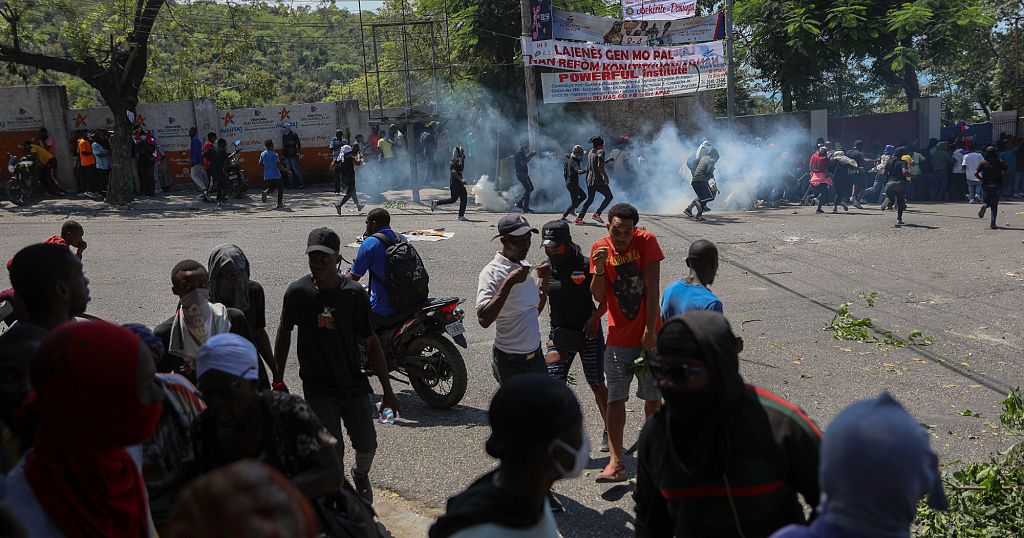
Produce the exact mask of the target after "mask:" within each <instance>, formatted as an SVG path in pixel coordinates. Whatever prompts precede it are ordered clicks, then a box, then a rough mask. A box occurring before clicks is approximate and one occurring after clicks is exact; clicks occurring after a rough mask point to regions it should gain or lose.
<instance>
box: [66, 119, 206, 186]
mask: <svg viewBox="0 0 1024 538" xmlns="http://www.w3.org/2000/svg"><path fill="white" fill-rule="evenodd" d="M135 124H136V125H137V126H139V128H141V129H144V130H147V131H153V135H154V136H156V140H157V143H158V144H160V148H161V149H162V150H163V152H164V156H165V158H166V159H167V166H168V170H169V171H170V173H171V178H172V180H173V181H174V183H189V182H191V180H190V179H189V171H188V168H189V167H188V149H189V136H188V130H189V128H191V127H195V128H196V129H197V130H198V131H199V136H205V135H206V133H207V132H210V131H216V125H217V109H216V107H215V106H214V104H213V101H209V100H204V101H173V102H170V103H144V104H141V105H139V107H138V109H137V110H136V114H135ZM113 126H114V116H113V114H111V112H110V109H109V108H106V107H100V108H83V109H75V110H68V111H67V128H68V130H69V132H72V131H74V130H77V129H88V130H95V129H111V128H113Z"/></svg>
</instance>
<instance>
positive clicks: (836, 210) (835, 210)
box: [832, 207, 839, 215]
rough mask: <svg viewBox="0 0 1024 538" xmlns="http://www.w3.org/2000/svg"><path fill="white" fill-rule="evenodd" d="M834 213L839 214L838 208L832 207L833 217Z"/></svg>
mask: <svg viewBox="0 0 1024 538" xmlns="http://www.w3.org/2000/svg"><path fill="white" fill-rule="evenodd" d="M836 213H839V208H838V207H833V208H832V214H833V215H835V214H836Z"/></svg>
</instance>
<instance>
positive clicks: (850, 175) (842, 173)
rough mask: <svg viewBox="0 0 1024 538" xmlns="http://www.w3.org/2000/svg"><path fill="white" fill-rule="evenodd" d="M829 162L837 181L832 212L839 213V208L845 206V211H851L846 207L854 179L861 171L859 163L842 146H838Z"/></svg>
mask: <svg viewBox="0 0 1024 538" xmlns="http://www.w3.org/2000/svg"><path fill="white" fill-rule="evenodd" d="M829 160H830V161H831V162H830V163H829V171H831V172H832V177H833V178H834V181H835V186H834V189H835V195H833V196H832V212H833V213H838V212H839V206H843V211H849V210H850V207H849V206H847V205H846V201H847V200H848V199H849V198H850V194H851V193H852V192H853V185H854V178H855V177H856V174H857V172H858V171H859V166H858V165H857V161H855V160H853V159H851V158H850V157H847V156H846V154H845V153H844V152H843V147H842V146H841V145H837V146H836V150H835V151H834V152H832V157H831V159H829Z"/></svg>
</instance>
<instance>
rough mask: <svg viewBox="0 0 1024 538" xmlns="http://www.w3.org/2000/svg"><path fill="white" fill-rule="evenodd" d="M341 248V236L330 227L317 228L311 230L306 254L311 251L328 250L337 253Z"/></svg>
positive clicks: (330, 252)
mask: <svg viewBox="0 0 1024 538" xmlns="http://www.w3.org/2000/svg"><path fill="white" fill-rule="evenodd" d="M340 249H341V238H340V237H338V234H336V233H334V230H332V229H330V228H317V229H315V230H313V231H312V232H309V240H307V241H306V254H309V253H310V252H326V253H327V254H332V255H334V254H337V253H338V251H339V250H340Z"/></svg>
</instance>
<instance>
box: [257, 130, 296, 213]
mask: <svg viewBox="0 0 1024 538" xmlns="http://www.w3.org/2000/svg"><path fill="white" fill-rule="evenodd" d="M263 145H264V146H265V147H266V148H267V149H266V150H264V151H263V153H260V164H261V165H263V181H265V182H266V184H267V190H265V191H263V203H267V195H268V194H270V193H272V192H274V189H277V208H278V209H281V208H283V207H284V180H283V179H282V177H281V173H282V172H284V173H286V174H289V175H290V174H291V172H289V171H288V169H286V168H285V167H284V164H282V163H281V156H280V155H278V154H277V152H276V151H274V141H273V140H270V139H269V138H268V139H267V140H266V141H264V142H263Z"/></svg>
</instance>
